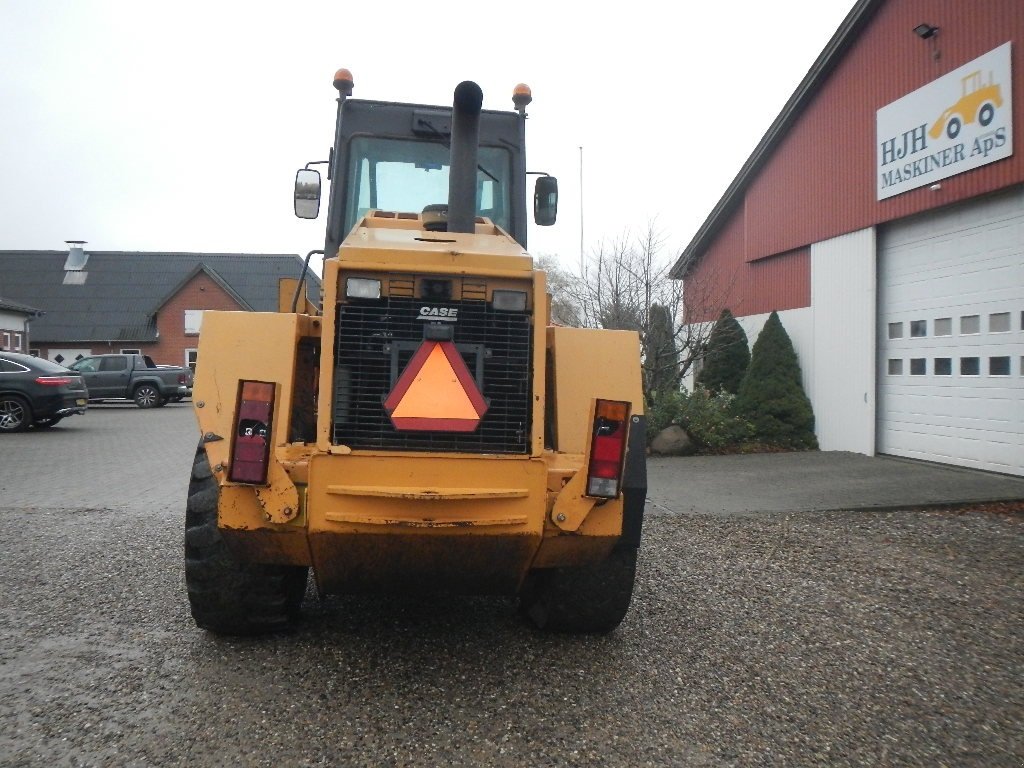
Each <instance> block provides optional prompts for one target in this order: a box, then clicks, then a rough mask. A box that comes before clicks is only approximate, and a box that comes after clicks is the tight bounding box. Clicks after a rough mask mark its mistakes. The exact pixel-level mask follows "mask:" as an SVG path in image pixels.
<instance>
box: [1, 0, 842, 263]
mask: <svg viewBox="0 0 1024 768" xmlns="http://www.w3.org/2000/svg"><path fill="white" fill-rule="evenodd" d="M852 5H853V0H779V2H764V0H733V1H732V2H714V1H712V2H702V3H697V2H692V3H681V2H675V3H665V2H649V1H648V0H633V2H629V3H614V4H613V3H605V2H591V3H588V4H586V5H576V4H567V3H565V4H563V3H555V2H550V0H549V1H548V2H534V1H533V0H522V1H520V2H515V3H504V4H500V5H493V6H491V5H488V4H483V3H464V2H448V3H444V2H442V3H422V2H419V3H412V2H405V1H404V0H396V1H393V2H389V3H387V4H386V5H373V4H366V3H355V2H346V3H343V2H331V3H326V2H293V3H289V4H283V3H280V2H278V3H274V4H270V3H266V4H265V3H260V2H249V3H241V2H238V3H217V2H212V1H211V2H189V1H188V0H185V1H184V2H177V3H159V4H157V3H148V2H138V1H133V2H129V1H128V0H124V1H123V2H113V1H111V2H102V1H101V0H93V1H89V0H46V1H45V2H44V1H37V0H0V115H2V122H0V125H2V131H0V249H62V248H63V247H64V242H63V241H64V240H69V239H82V240H87V241H88V243H89V245H88V246H87V248H90V249H94V250H138V251H153V250H187V251H231V252H275V253H280V252H294V253H301V254H305V252H306V251H308V250H311V249H314V248H322V247H323V229H324V225H325V214H324V213H323V212H322V213H321V217H320V219H318V220H316V221H299V220H297V219H295V218H294V217H293V214H292V210H291V208H292V206H291V192H292V181H293V177H294V174H295V170H296V169H297V168H300V167H302V165H303V164H304V163H305V162H306V161H308V160H320V159H325V158H326V156H327V150H328V147H329V146H330V144H331V142H332V140H333V130H334V112H335V101H334V99H335V91H334V89H333V87H332V86H331V80H332V78H333V74H334V71H335V70H336V69H337V68H339V67H347V68H348V69H350V70H351V71H352V73H353V77H354V80H355V91H354V94H353V95H354V96H356V97H362V98H374V99H383V100H391V101H415V102H421V103H436V104H450V103H451V94H452V90H453V88H454V87H455V85H456V84H457V83H458V82H459V81H461V80H466V79H471V80H476V81H477V82H478V83H479V84H480V86H481V87H482V88H483V91H484V106H485V107H487V108H490V109H511V108H512V100H511V94H512V89H513V87H514V86H515V84H516V83H518V82H525V83H527V84H528V85H530V87H531V88H532V89H533V95H534V101H533V104H532V105H531V106H530V108H529V110H528V111H529V114H530V118H531V119H530V122H529V125H528V134H527V140H528V144H527V149H528V165H529V167H530V168H531V169H536V170H544V171H547V172H549V173H552V174H554V175H556V176H558V177H559V181H560V184H559V187H560V193H561V197H560V215H559V223H558V224H557V225H556V226H554V227H551V228H544V229H542V228H539V227H532V228H531V231H530V235H529V236H530V250H531V252H533V253H534V254H544V253H548V254H555V255H558V256H559V257H560V258H561V259H563V261H564V262H565V263H566V264H567V265H575V264H576V263H577V261H578V258H579V250H580V246H579V243H580V184H579V172H580V167H579V161H580V152H579V149H578V147H580V146H581V145H582V146H583V148H584V149H583V162H584V169H583V170H584V174H583V175H584V179H583V182H584V183H583V202H584V225H585V242H586V246H587V249H588V250H589V248H591V247H592V246H594V245H596V244H597V242H598V241H599V240H601V239H602V238H606V239H607V238H614V237H615V236H616V235H619V234H621V233H622V232H623V231H624V230H626V229H628V228H631V229H633V230H639V229H642V228H644V227H645V225H646V223H647V221H648V220H650V219H656V220H657V224H658V226H659V227H660V229H661V230H662V231H663V233H664V235H665V238H666V256H667V257H668V256H672V255H674V254H675V253H677V252H678V250H679V249H680V248H681V247H682V246H684V245H685V244H686V243H687V242H688V241H689V239H690V238H691V237H692V235H693V234H694V232H695V231H696V229H697V228H698V227H699V226H700V224H701V222H702V221H703V220H704V218H705V217H706V216H707V214H708V213H709V212H710V210H711V208H712V207H713V206H714V204H715V203H716V202H717V201H718V199H719V197H720V196H721V194H722V192H723V191H724V190H725V188H726V187H727V185H728V184H729V182H730V181H731V180H732V179H733V177H734V176H735V174H736V172H737V171H738V170H739V168H740V166H741V165H742V163H743V162H744V160H746V158H747V156H748V155H749V154H750V152H751V151H752V150H753V148H754V146H755V145H756V143H757V141H758V140H759V139H760V137H761V136H762V134H763V133H764V131H765V130H766V129H767V127H768V126H769V125H770V124H771V121H772V120H773V119H774V118H775V116H776V115H777V114H778V112H779V110H780V109H781V108H782V105H783V104H784V103H785V101H786V99H788V98H789V96H790V95H791V94H792V92H793V91H794V89H795V88H796V86H797V84H798V83H799V81H800V80H801V79H802V77H803V76H804V74H805V73H806V72H807V70H808V69H809V67H810V66H811V64H812V63H813V62H814V60H815V58H816V57H817V56H818V54H819V53H820V52H821V50H822V49H823V48H824V46H825V44H826V43H827V42H828V40H829V38H830V37H831V35H832V34H833V33H834V32H835V30H836V28H837V27H838V26H839V24H840V22H841V21H842V19H843V18H844V16H845V15H846V14H847V12H848V11H849V10H850V8H851V7H852ZM493 9H500V10H493Z"/></svg>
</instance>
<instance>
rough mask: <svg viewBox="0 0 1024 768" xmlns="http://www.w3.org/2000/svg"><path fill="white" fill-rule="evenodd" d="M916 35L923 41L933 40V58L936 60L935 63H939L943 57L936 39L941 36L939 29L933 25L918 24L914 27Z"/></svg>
mask: <svg viewBox="0 0 1024 768" xmlns="http://www.w3.org/2000/svg"><path fill="white" fill-rule="evenodd" d="M914 34H915V35H917V36H918V37H920V38H921V39H922V40H931V43H932V58H933V59H935V61H938V60H939V57H940V56H941V55H942V54H941V53H939V47H938V46H937V45H936V44H935V37H936V35H938V34H939V28H938V27H934V26H932V25H931V24H918V25H917V26H916V27H914Z"/></svg>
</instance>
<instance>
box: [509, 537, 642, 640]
mask: <svg viewBox="0 0 1024 768" xmlns="http://www.w3.org/2000/svg"><path fill="white" fill-rule="evenodd" d="M636 555H637V550H636V549H635V548H632V547H626V548H623V549H616V550H614V551H613V552H612V553H611V554H610V555H609V556H608V557H607V558H606V559H605V560H603V561H601V562H600V563H594V564H593V565H584V566H578V567H575V568H550V569H543V570H537V571H534V572H532V573H530V575H529V576H528V577H527V581H526V584H525V585H524V587H523V592H522V594H521V595H520V608H521V610H522V611H523V613H524V614H525V615H526V616H527V617H528V618H529V619H530V620H531V621H532V622H533V623H534V624H535V625H536V626H537V627H538V628H539V629H543V630H551V631H554V632H569V633H575V634H599V633H606V632H611V631H612V630H613V629H615V628H616V627H617V626H619V624H620V623H621V622H622V619H623V618H625V616H626V611H628V610H629V603H630V600H631V599H632V597H633V582H634V581H635V579H636Z"/></svg>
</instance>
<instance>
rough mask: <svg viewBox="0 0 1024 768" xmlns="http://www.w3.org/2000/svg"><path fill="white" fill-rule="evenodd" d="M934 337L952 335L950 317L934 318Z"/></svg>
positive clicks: (951, 320) (951, 319)
mask: <svg viewBox="0 0 1024 768" xmlns="http://www.w3.org/2000/svg"><path fill="white" fill-rule="evenodd" d="M935 335H936V336H952V335H953V318H952V317H937V318H935Z"/></svg>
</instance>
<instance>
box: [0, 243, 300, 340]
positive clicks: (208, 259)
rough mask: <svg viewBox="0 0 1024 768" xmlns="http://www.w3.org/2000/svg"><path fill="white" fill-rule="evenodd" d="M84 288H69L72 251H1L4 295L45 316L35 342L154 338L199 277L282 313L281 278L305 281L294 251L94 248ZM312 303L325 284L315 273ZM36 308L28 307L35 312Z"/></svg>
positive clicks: (251, 305)
mask: <svg viewBox="0 0 1024 768" xmlns="http://www.w3.org/2000/svg"><path fill="white" fill-rule="evenodd" d="M86 253H87V254H88V257H89V258H88V261H87V262H86V264H85V268H84V269H83V270H82V272H83V273H84V282H83V281H82V280H83V279H82V278H72V280H74V281H75V282H80V283H81V284H66V282H67V281H66V274H74V273H65V270H64V263H65V260H66V259H67V252H66V251H0V295H3V296H4V299H3V301H5V302H8V303H9V302H16V303H21V304H30V305H32V307H38V308H39V309H41V310H42V311H43V312H45V314H44V315H43V316H42V317H39V318H37V319H36V320H34V321H33V322H32V337H33V341H34V342H43V343H45V342H48V341H62V342H64V341H112V340H119V341H154V340H155V339H156V331H157V328H156V313H157V312H158V311H159V309H160V307H161V306H163V305H164V304H165V303H166V302H167V301H168V300H169V299H170V298H171V297H172V296H173V295H174V294H175V293H177V291H179V290H180V289H181V288H183V287H184V286H185V284H186V283H187V282H188V281H189V279H191V278H192V277H194V276H195V275H196V274H198V273H199V272H205V273H206V274H208V275H209V276H210V277H211V278H212V279H213V280H214V281H216V282H217V283H218V284H220V285H221V286H222V287H224V288H225V290H226V291H227V292H228V293H229V294H230V295H231V296H232V297H233V298H234V299H235V300H236V301H238V302H239V304H240V306H242V308H243V309H252V310H255V311H261V312H268V311H275V310H276V309H277V298H278V279H279V278H282V277H295V278H297V277H298V276H299V273H300V272H301V270H302V259H300V258H299V257H298V256H297V255H295V254H242V253H139V252H125V251H89V250H88V249H87V250H86ZM306 290H307V295H308V296H309V298H310V300H312V301H317V300H318V299H319V290H320V280H319V278H317V276H316V275H315V274H312V275H310V279H309V280H308V282H307V284H306ZM32 307H30V309H31V308H32Z"/></svg>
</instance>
